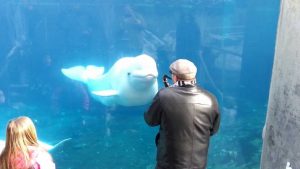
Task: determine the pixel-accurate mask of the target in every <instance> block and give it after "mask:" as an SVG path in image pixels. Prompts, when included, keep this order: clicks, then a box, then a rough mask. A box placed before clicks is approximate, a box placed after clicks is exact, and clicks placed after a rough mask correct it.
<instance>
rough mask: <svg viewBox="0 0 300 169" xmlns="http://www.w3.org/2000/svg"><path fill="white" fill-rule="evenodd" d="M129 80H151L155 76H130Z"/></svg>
mask: <svg viewBox="0 0 300 169" xmlns="http://www.w3.org/2000/svg"><path fill="white" fill-rule="evenodd" d="M131 78H134V79H137V80H152V79H155V78H157V76H155V75H153V74H146V75H137V74H132V75H131Z"/></svg>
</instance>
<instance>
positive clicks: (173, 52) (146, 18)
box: [0, 0, 279, 169]
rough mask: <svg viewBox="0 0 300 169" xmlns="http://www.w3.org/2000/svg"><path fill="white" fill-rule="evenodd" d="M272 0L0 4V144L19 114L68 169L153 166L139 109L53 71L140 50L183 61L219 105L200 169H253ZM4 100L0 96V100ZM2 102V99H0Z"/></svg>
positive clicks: (263, 105) (162, 61)
mask: <svg viewBox="0 0 300 169" xmlns="http://www.w3.org/2000/svg"><path fill="white" fill-rule="evenodd" d="M278 14H279V1H271V0H252V1H251V2H250V1H249V2H248V1H245V0H212V1H204V0H169V1H160V0H139V1H137V0H119V1H117V0H111V1H108V0H107V1H105V0H86V1H81V2H80V1H74V0H69V1H67V2H65V1H57V0H56V1H55V0H52V1H50V0H44V1H37V0H19V1H18V0H10V1H3V2H1V3H0V23H1V24H0V90H1V91H3V93H4V95H5V102H3V101H2V102H0V139H4V138H5V127H6V123H7V121H8V120H9V119H11V118H14V117H17V116H21V115H26V116H29V117H31V118H32V119H33V120H34V122H35V124H36V126H37V129H38V135H39V138H40V140H42V141H45V142H48V143H51V144H55V143H57V142H59V141H60V140H63V139H65V138H71V140H70V141H68V142H66V143H65V144H64V145H62V146H60V147H58V148H57V149H56V150H55V151H54V152H52V155H53V157H54V160H55V163H56V166H57V168H58V169H60V168H68V169H82V168H91V169H152V168H154V166H155V155H156V147H155V143H154V137H155V134H156V132H157V130H158V128H150V127H148V126H147V125H146V124H145V122H144V119H143V112H144V111H145V110H146V109H147V107H148V105H143V106H136V107H123V106H113V107H106V106H104V105H102V104H101V103H99V102H97V101H95V100H93V99H92V98H91V97H90V96H89V94H88V91H87V88H86V86H84V85H83V84H82V83H80V82H75V81H72V80H70V79H68V78H66V77H64V76H63V75H62V74H61V72H60V69H61V68H62V67H70V66H74V65H79V64H80V65H88V64H94V65H99V66H104V67H105V68H107V70H108V69H109V68H110V67H111V66H112V65H113V64H114V63H115V62H116V61H117V60H118V59H119V58H122V57H125V56H136V55H139V54H141V53H146V54H148V55H150V56H152V57H153V58H154V59H155V60H156V62H157V65H158V71H159V77H158V80H159V87H160V88H162V87H163V85H162V83H161V77H162V75H163V74H164V73H167V72H168V65H169V64H170V63H171V62H172V61H173V60H175V59H177V58H187V59H190V60H192V61H193V62H194V63H195V64H196V65H197V66H198V74H197V81H198V84H199V85H201V86H202V87H204V88H206V89H208V90H209V91H211V92H212V93H214V94H215V95H216V96H217V98H218V100H219V103H220V110H221V114H222V120H221V127H220V130H219V132H218V134H217V135H215V136H213V137H212V139H211V144H210V149H209V161H208V166H207V168H208V169H257V168H259V163H260V153H261V144H262V139H261V131H262V127H263V125H264V121H265V115H266V110H267V100H268V93H269V85H270V79H271V71H272V64H273V55H274V48H275V37H276V28H277V20H278ZM2 98H3V97H2ZM0 100H1V99H0Z"/></svg>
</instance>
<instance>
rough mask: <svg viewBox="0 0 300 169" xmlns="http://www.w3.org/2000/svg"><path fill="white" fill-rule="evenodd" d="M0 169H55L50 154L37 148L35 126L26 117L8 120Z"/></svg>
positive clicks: (39, 147)
mask: <svg viewBox="0 0 300 169" xmlns="http://www.w3.org/2000/svg"><path fill="white" fill-rule="evenodd" d="M0 168H1V169H55V164H54V163H53V161H52V158H51V156H50V154H49V153H48V152H47V151H46V150H45V149H43V148H42V147H41V146H39V143H38V138H37V134H36V129H35V126H34V124H33V122H32V120H31V119H30V118H28V117H24V116H22V117H18V118H16V119H13V120H10V121H9V123H8V125H7V129H6V142H5V148H4V149H3V151H2V152H1V155H0Z"/></svg>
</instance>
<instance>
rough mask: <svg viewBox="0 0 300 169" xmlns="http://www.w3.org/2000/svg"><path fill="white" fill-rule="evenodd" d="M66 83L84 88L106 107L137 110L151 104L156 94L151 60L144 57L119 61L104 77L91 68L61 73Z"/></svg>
mask: <svg viewBox="0 0 300 169" xmlns="http://www.w3.org/2000/svg"><path fill="white" fill-rule="evenodd" d="M61 71H62V73H63V74H64V75H65V76H67V77H69V78H70V79H73V80H77V81H80V82H83V83H84V84H86V85H87V87H88V89H89V92H90V94H91V96H92V97H93V98H94V99H96V100H97V101H99V102H101V103H102V104H104V105H106V106H114V105H122V106H139V105H145V104H148V103H150V102H151V101H152V99H153V97H154V96H155V94H156V93H157V91H158V83H157V76H158V71H157V66H156V62H155V60H154V59H153V58H152V57H150V56H148V55H146V54H142V55H138V56H136V57H123V58H120V59H119V60H118V61H117V62H116V63H114V65H113V66H112V67H111V68H110V69H109V70H108V72H106V73H104V67H97V66H93V65H88V66H86V67H85V66H74V67H71V68H66V69H61Z"/></svg>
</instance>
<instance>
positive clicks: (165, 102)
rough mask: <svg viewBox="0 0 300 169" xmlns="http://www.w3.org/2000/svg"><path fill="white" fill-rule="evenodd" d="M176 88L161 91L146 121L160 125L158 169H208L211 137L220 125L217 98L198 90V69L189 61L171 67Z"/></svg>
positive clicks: (154, 100) (181, 60)
mask: <svg viewBox="0 0 300 169" xmlns="http://www.w3.org/2000/svg"><path fill="white" fill-rule="evenodd" d="M170 72H171V74H172V80H173V82H174V84H173V85H172V86H170V87H166V88H163V89H161V90H160V91H159V92H158V93H157V94H156V96H155V97H154V99H153V102H152V104H151V106H150V107H149V110H148V111H147V112H145V114H144V118H145V121H146V123H147V124H148V125H150V126H158V125H160V130H159V135H158V136H159V137H157V138H158V141H157V157H156V161H157V163H156V169H205V167H206V163H207V154H208V146H209V139H210V136H212V135H213V134H215V133H216V132H217V131H218V129H219V125H220V113H219V107H218V102H217V100H216V98H215V97H214V96H213V95H212V94H210V93H209V92H208V91H206V90H204V89H202V88H200V87H198V86H196V79H195V77H196V73H197V68H196V66H195V65H194V64H193V63H192V62H190V61H189V60H186V59H178V60H176V61H175V62H173V63H172V64H171V65H170Z"/></svg>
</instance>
